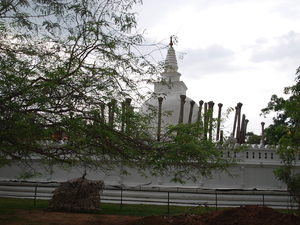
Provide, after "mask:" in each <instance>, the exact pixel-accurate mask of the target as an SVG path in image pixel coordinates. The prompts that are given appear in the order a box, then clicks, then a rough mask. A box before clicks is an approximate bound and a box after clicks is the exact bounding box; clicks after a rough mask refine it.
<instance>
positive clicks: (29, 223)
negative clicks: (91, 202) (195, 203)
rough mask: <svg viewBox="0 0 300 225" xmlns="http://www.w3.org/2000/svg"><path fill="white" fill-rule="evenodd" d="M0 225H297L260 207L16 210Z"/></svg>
mask: <svg viewBox="0 0 300 225" xmlns="http://www.w3.org/2000/svg"><path fill="white" fill-rule="evenodd" d="M0 224H1V225H8V224H9V225H25V224H26V225H38V224H41V225H65V224H72V225H96V224H97V225H102V224H103V225H104V224H105V225H300V217H299V216H295V215H291V214H284V213H280V212H278V211H275V210H273V209H271V208H267V207H261V206H242V207H239V208H232V209H226V210H221V211H215V212H211V213H207V214H202V215H193V214H184V215H178V216H147V217H138V216H122V215H101V214H86V213H63V212H50V211H46V210H30V211H29V210H28V211H25V210H19V211H16V212H15V213H14V214H7V215H0Z"/></svg>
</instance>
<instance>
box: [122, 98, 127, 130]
mask: <svg viewBox="0 0 300 225" xmlns="http://www.w3.org/2000/svg"><path fill="white" fill-rule="evenodd" d="M121 107H122V115H121V132H122V133H124V131H125V118H126V101H123V102H122V103H121Z"/></svg>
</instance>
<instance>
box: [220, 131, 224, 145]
mask: <svg viewBox="0 0 300 225" xmlns="http://www.w3.org/2000/svg"><path fill="white" fill-rule="evenodd" d="M220 143H221V144H223V130H221V132H220Z"/></svg>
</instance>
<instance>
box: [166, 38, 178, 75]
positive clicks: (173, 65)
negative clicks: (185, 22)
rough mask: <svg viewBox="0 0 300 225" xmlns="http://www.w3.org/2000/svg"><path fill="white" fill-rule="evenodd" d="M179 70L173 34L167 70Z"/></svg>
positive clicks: (167, 58)
mask: <svg viewBox="0 0 300 225" xmlns="http://www.w3.org/2000/svg"><path fill="white" fill-rule="evenodd" d="M177 70H178V65H177V59H176V53H175V50H174V48H173V40H172V36H171V37H170V44H169V49H168V53H167V57H166V61H165V72H177Z"/></svg>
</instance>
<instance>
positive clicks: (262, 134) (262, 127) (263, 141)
mask: <svg viewBox="0 0 300 225" xmlns="http://www.w3.org/2000/svg"><path fill="white" fill-rule="evenodd" d="M260 144H261V145H265V123H264V122H261V140H260Z"/></svg>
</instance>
